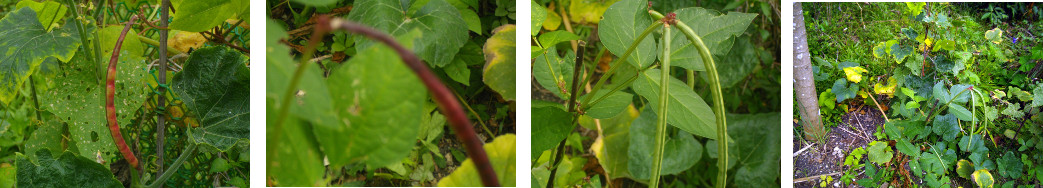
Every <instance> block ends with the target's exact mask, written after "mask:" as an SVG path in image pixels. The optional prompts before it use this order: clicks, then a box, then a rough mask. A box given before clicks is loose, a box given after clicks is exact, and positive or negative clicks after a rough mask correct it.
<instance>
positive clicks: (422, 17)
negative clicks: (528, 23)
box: [348, 0, 514, 93]
mask: <svg viewBox="0 0 1043 188" xmlns="http://www.w3.org/2000/svg"><path fill="white" fill-rule="evenodd" d="M354 6H355V8H354V10H355V11H351V13H349V14H348V19H349V20H353V21H357V22H359V23H361V24H364V25H368V26H370V27H373V28H375V29H377V30H379V31H383V32H387V33H390V34H391V35H393V36H400V35H403V34H405V33H408V32H411V31H413V30H420V33H423V37H421V39H422V40H419V39H418V40H416V41H413V42H414V43H416V44H415V45H414V46H413V47H412V48H411V49H413V51H414V52H416V54H417V55H418V56H420V58H421V59H423V60H424V61H426V62H427V63H428V65H431V66H433V67H443V66H445V65H448V64H449V63H450V61H452V60H453V56H454V55H456V53H457V52H458V51H459V50H460V47H463V46H464V43H466V42H467V38H468V35H467V32H468V31H467V23H466V22H465V21H464V19H463V18H462V17H461V16H460V11H457V10H456V7H453V6H452V5H450V4H449V3H446V2H445V0H430V1H429V2H427V3H426V4H423V5H422V7H419V9H418V10H417V11H406V10H412V9H416V8H417V7H415V6H421V4H420V3H410V2H409V1H386V0H359V1H355V4H354ZM511 37H512V38H513V37H514V36H513V35H512V36H511ZM512 41H513V40H512ZM355 44H356V46H357V47H358V49H360V51H361V50H364V49H366V48H369V47H370V46H372V45H374V44H376V42H375V41H373V40H369V39H367V38H365V37H355ZM512 44H513V43H512ZM512 57H513V55H512ZM512 62H513V61H512ZM511 78H512V79H513V78H514V77H513V76H511ZM511 83H514V82H513V81H512V82H511ZM512 93H513V92H512Z"/></svg>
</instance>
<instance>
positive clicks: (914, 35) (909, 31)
mask: <svg viewBox="0 0 1043 188" xmlns="http://www.w3.org/2000/svg"><path fill="white" fill-rule="evenodd" d="M902 33H905V36H906V37H908V38H909V39H913V40H915V39H916V38H917V37H919V36H920V33H919V32H917V31H916V30H914V29H912V28H902ZM874 48H875V47H874Z"/></svg>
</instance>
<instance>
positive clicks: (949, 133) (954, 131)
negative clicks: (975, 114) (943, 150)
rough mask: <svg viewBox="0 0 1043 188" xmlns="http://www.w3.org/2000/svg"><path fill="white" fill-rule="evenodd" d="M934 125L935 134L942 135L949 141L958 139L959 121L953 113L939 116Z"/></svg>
mask: <svg viewBox="0 0 1043 188" xmlns="http://www.w3.org/2000/svg"><path fill="white" fill-rule="evenodd" d="M933 125H934V127H933V129H934V134H938V135H940V136H941V137H942V138H943V139H945V141H947V142H952V141H953V140H956V136H957V135H959V134H960V124H959V121H958V120H956V116H953V115H952V114H945V115H941V116H937V117H936V118H935V119H934V123H933Z"/></svg>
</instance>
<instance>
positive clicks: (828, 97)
mask: <svg viewBox="0 0 1043 188" xmlns="http://www.w3.org/2000/svg"><path fill="white" fill-rule="evenodd" d="M833 101H836V96H835V95H833V89H826V91H824V92H822V93H820V94H818V105H819V106H822V107H826V108H828V109H830V110H832V109H833V108H836V105H837V103H836V102H833Z"/></svg>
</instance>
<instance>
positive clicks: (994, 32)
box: [985, 27, 1004, 44]
mask: <svg viewBox="0 0 1043 188" xmlns="http://www.w3.org/2000/svg"><path fill="white" fill-rule="evenodd" d="M1003 38H1004V37H1003V30H1002V29H1000V28H998V27H997V28H994V29H991V30H989V31H985V40H989V42H992V43H995V44H1000V43H1001V42H1003Z"/></svg>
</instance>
